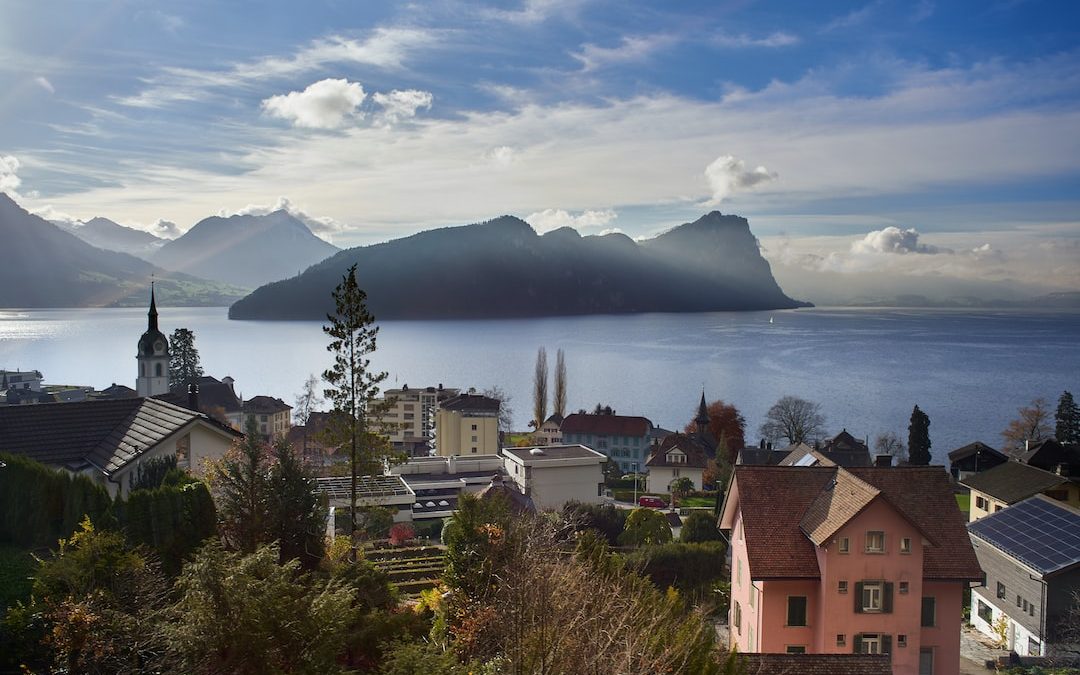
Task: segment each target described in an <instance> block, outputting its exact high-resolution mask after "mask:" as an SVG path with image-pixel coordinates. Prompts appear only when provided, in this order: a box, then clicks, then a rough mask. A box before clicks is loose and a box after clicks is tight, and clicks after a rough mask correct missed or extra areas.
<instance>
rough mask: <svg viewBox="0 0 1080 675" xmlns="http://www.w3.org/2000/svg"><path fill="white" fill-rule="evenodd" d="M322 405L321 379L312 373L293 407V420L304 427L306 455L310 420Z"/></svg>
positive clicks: (305, 452) (304, 450)
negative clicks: (312, 414)
mask: <svg viewBox="0 0 1080 675" xmlns="http://www.w3.org/2000/svg"><path fill="white" fill-rule="evenodd" d="M322 403H323V397H322V396H319V378H317V377H315V374H314V373H312V374H311V375H308V378H307V379H306V380H304V386H303V388H302V389H301V390H300V393H299V394H297V396H296V405H294V406H293V419H294V420H295V421H296V424H297V425H299V426H302V427H304V448H303V452H304V454H307V441H308V430H307V423H308V420H310V419H311V413H313V412H315V410H316V409H317V408H318V407H319V406H320V405H322Z"/></svg>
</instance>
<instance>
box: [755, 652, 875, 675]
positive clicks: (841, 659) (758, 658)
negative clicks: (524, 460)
mask: <svg viewBox="0 0 1080 675" xmlns="http://www.w3.org/2000/svg"><path fill="white" fill-rule="evenodd" d="M740 657H741V658H742V659H743V660H744V663H745V664H746V672H748V673H754V675H793V674H794V673H798V674H799V675H892V657H891V656H889V655H888V654H756V653H746V654H741V655H740Z"/></svg>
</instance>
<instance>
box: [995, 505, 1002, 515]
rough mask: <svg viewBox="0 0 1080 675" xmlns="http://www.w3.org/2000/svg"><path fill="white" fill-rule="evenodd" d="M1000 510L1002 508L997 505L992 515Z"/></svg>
mask: <svg viewBox="0 0 1080 675" xmlns="http://www.w3.org/2000/svg"><path fill="white" fill-rule="evenodd" d="M1001 508H1002V507H1001V504H998V505H997V506H995V507H994V513H997V512H998V511H1000V510H1001Z"/></svg>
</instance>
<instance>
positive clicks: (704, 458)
mask: <svg viewBox="0 0 1080 675" xmlns="http://www.w3.org/2000/svg"><path fill="white" fill-rule="evenodd" d="M673 450H679V451H681V452H682V453H683V454H684V455H686V461H685V462H670V461H668V453H670V452H672V451H673ZM708 464H709V456H708V454H707V451H706V449H705V447H704V446H703V445H702V443H701V440H700V439H699V438H698V437H697V436H696V435H694V436H689V435H687V434H680V433H674V434H671V435H670V436H668V437H667V438H665V439H664V440H663V441H661V442H660V445H658V446H656V447H655V448H653V450H652V452H651V454H650V455H649V458H648V459H647V460H645V466H648V467H666V466H670V467H676V468H689V469H704V468H705V467H706V466H708Z"/></svg>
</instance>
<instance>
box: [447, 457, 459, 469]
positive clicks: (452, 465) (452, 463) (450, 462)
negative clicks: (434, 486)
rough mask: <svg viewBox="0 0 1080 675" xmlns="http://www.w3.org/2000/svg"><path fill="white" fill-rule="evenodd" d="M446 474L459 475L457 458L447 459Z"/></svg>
mask: <svg viewBox="0 0 1080 675" xmlns="http://www.w3.org/2000/svg"><path fill="white" fill-rule="evenodd" d="M446 473H457V457H456V456H454V455H450V456H449V457H447V458H446Z"/></svg>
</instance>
